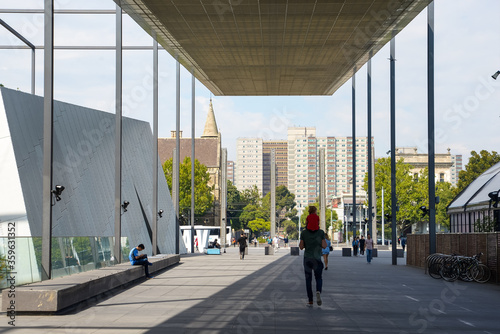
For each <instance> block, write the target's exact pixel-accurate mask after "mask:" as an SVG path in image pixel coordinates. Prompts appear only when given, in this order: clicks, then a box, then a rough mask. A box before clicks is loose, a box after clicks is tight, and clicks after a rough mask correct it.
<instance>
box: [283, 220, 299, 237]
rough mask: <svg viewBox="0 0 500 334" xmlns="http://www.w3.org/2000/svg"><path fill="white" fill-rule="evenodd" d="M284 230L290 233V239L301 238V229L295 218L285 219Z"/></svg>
mask: <svg viewBox="0 0 500 334" xmlns="http://www.w3.org/2000/svg"><path fill="white" fill-rule="evenodd" d="M283 227H284V231H285V233H286V234H288V238H289V239H298V238H299V229H298V224H297V222H294V221H293V220H285V221H284V222H283Z"/></svg>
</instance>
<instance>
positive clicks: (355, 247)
mask: <svg viewBox="0 0 500 334" xmlns="http://www.w3.org/2000/svg"><path fill="white" fill-rule="evenodd" d="M358 246H359V241H358V238H357V237H354V238H353V239H352V255H353V256H358Z"/></svg>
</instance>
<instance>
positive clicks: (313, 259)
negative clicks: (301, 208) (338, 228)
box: [299, 206, 327, 307]
mask: <svg viewBox="0 0 500 334" xmlns="http://www.w3.org/2000/svg"><path fill="white" fill-rule="evenodd" d="M316 212H317V209H316V207H315V206H309V215H308V216H307V218H306V223H307V225H306V229H305V230H304V231H303V232H302V233H301V234H300V244H299V248H300V249H304V248H305V252H304V272H305V275H306V290H307V298H308V299H309V300H308V302H307V304H306V305H307V306H309V307H311V306H312V305H313V292H312V272H313V271H314V278H315V279H316V303H317V304H318V306H321V304H322V301H321V289H322V287H323V278H322V274H323V262H321V251H322V249H323V248H326V246H327V245H326V240H325V232H324V231H323V230H320V229H319V216H318V215H317V214H316Z"/></svg>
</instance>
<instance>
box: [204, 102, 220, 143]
mask: <svg viewBox="0 0 500 334" xmlns="http://www.w3.org/2000/svg"><path fill="white" fill-rule="evenodd" d="M218 135H219V131H218V130H217V122H216V121H215V113H214V107H213V105H212V98H210V106H209V108H208V114H207V121H206V122H205V129H204V130H203V135H202V136H201V138H206V137H217V136H218Z"/></svg>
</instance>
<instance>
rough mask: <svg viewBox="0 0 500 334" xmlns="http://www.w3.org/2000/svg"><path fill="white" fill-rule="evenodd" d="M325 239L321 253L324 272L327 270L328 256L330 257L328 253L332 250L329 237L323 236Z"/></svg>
mask: <svg viewBox="0 0 500 334" xmlns="http://www.w3.org/2000/svg"><path fill="white" fill-rule="evenodd" d="M325 239H326V248H323V250H322V251H321V253H322V254H323V262H325V270H328V256H329V255H330V251H331V249H332V242H331V241H330V236H329V235H328V234H325Z"/></svg>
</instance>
